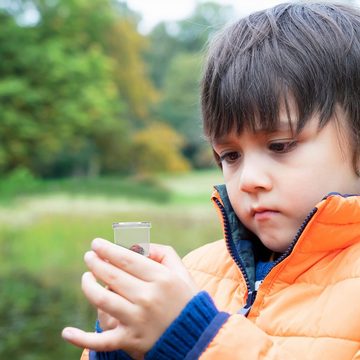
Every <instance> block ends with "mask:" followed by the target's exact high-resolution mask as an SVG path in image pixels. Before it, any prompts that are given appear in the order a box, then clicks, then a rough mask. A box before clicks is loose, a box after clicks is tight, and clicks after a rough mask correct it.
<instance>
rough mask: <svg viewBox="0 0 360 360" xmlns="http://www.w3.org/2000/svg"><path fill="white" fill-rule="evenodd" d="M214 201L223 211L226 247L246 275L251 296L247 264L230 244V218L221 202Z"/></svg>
mask: <svg viewBox="0 0 360 360" xmlns="http://www.w3.org/2000/svg"><path fill="white" fill-rule="evenodd" d="M214 201H215V203H216V205H217V206H218V207H219V209H220V211H221V216H222V218H223V222H224V236H225V243H226V247H227V248H228V250H229V253H230V255H231V257H232V258H233V260H234V261H235V263H236V265H237V266H238V267H239V269H240V271H241V273H242V274H243V276H244V279H245V283H246V288H247V290H248V297H249V295H250V294H251V293H252V290H251V284H250V280H249V277H248V275H247V273H246V270H245V266H244V264H243V262H242V260H241V258H240V257H239V254H238V253H237V252H235V251H234V249H233V247H232V246H230V245H229V244H230V242H231V241H232V235H231V231H230V225H229V221H228V218H227V215H226V211H225V208H224V207H223V205H222V204H221V202H220V201H219V200H218V199H217V198H214Z"/></svg>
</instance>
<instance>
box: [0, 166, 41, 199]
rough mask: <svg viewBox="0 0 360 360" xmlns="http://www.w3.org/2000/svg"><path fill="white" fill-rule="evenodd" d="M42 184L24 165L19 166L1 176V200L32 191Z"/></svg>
mask: <svg viewBox="0 0 360 360" xmlns="http://www.w3.org/2000/svg"><path fill="white" fill-rule="evenodd" d="M39 186H40V182H39V180H38V179H36V178H35V177H34V175H33V174H32V173H31V172H30V171H29V170H28V169H27V168H24V167H19V168H16V169H15V170H13V171H12V172H11V173H8V174H7V175H6V176H5V177H3V178H0V198H1V201H3V202H4V201H6V200H8V199H11V198H14V197H15V196H18V195H21V194H27V193H31V192H32V191H33V190H35V189H37V188H38V187H39Z"/></svg>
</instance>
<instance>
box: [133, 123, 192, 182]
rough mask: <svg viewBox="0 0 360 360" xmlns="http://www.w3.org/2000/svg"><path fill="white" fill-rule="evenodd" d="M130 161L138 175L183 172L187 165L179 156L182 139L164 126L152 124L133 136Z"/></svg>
mask: <svg viewBox="0 0 360 360" xmlns="http://www.w3.org/2000/svg"><path fill="white" fill-rule="evenodd" d="M133 141H134V152H133V154H132V157H131V159H132V161H133V165H134V167H135V168H136V169H137V170H138V172H139V173H140V174H143V175H147V174H153V173H159V172H184V171H187V170H189V163H188V162H187V160H186V159H185V158H184V157H183V156H181V155H180V153H179V149H180V148H181V147H182V145H183V139H182V137H181V136H180V135H179V134H178V133H176V132H175V131H174V130H173V129H172V128H171V127H169V126H168V125H166V124H161V123H152V124H151V125H150V126H148V127H147V128H145V129H143V130H141V131H139V132H137V133H136V134H135V135H134V139H133Z"/></svg>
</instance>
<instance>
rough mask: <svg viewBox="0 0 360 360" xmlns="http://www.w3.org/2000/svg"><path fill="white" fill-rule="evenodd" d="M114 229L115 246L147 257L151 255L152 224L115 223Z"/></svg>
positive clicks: (143, 222)
mask: <svg viewBox="0 0 360 360" xmlns="http://www.w3.org/2000/svg"><path fill="white" fill-rule="evenodd" d="M112 227H113V229H114V242H115V244H117V245H121V246H123V247H125V248H127V249H129V250H132V251H135V252H137V253H139V254H142V255H145V256H148V255H149V246H150V228H151V223H150V222H147V221H141V222H118V223H113V225H112Z"/></svg>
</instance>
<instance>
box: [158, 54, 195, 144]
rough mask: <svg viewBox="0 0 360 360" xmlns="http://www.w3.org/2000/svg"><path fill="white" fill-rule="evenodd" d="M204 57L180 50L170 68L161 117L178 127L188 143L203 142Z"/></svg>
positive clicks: (160, 109) (164, 89) (175, 127)
mask: <svg viewBox="0 0 360 360" xmlns="http://www.w3.org/2000/svg"><path fill="white" fill-rule="evenodd" d="M200 67H201V58H200V56H199V55H198V54H190V53H179V54H178V55H177V56H175V57H174V58H173V59H172V61H171V63H170V65H169V68H168V71H167V73H166V77H165V83H164V86H163V97H162V101H161V103H160V106H159V116H160V118H161V119H163V120H164V121H166V122H167V123H169V124H170V125H171V126H172V127H173V128H174V129H176V130H177V131H178V132H179V133H180V134H182V136H183V137H184V139H186V142H187V143H190V144H191V143H199V142H201V141H202V140H201V137H200V132H201V121H200V117H201V116H200V109H199V81H200Z"/></svg>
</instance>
